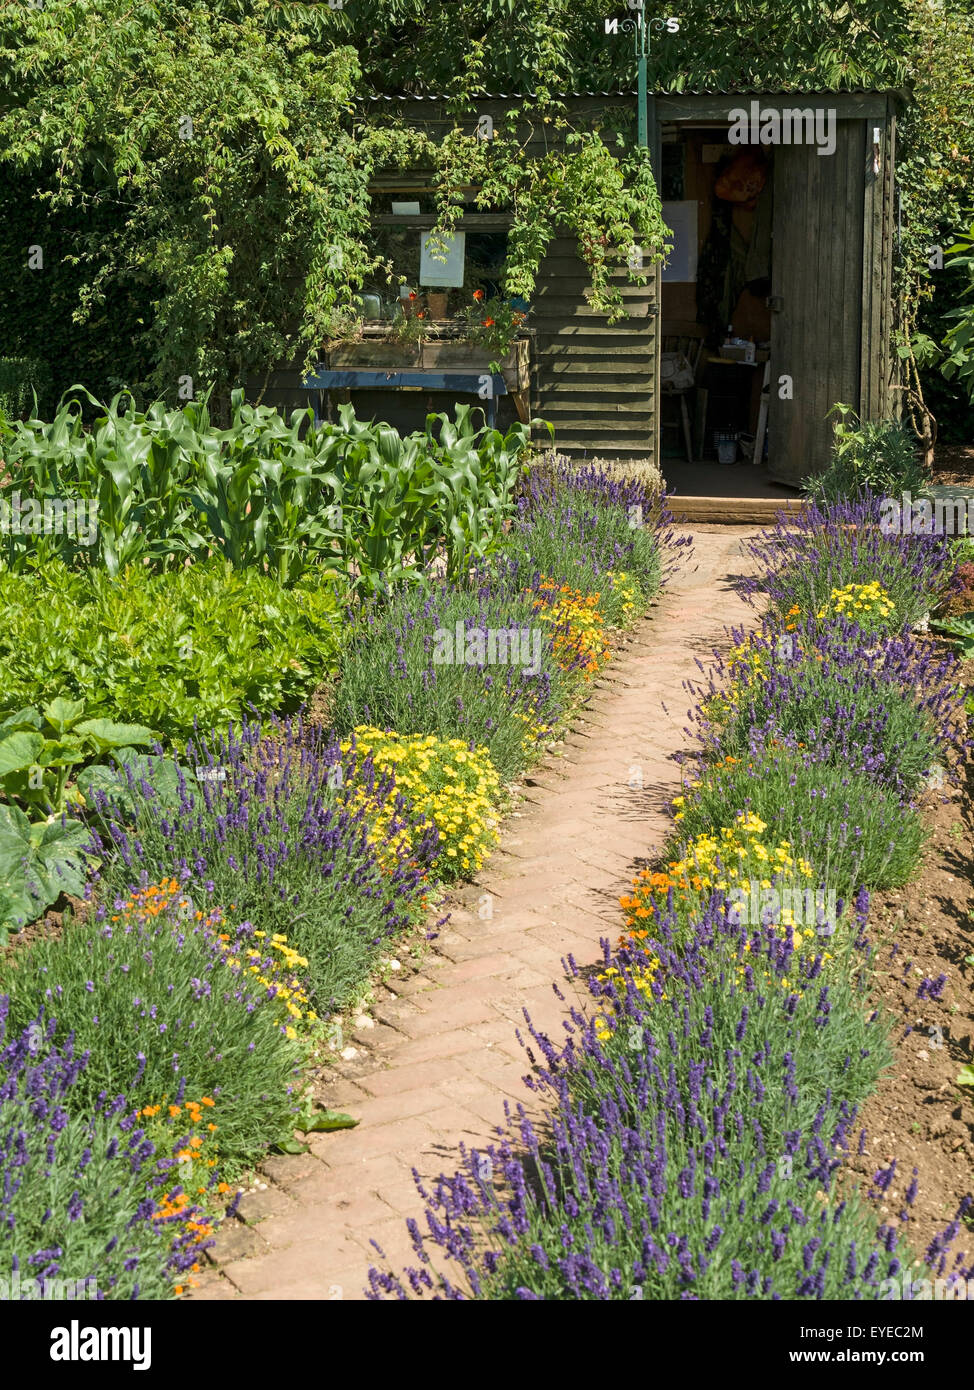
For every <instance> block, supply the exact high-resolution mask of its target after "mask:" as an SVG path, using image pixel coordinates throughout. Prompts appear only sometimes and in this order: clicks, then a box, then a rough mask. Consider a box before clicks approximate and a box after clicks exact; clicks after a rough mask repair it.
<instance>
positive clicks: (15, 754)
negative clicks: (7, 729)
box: [0, 730, 44, 777]
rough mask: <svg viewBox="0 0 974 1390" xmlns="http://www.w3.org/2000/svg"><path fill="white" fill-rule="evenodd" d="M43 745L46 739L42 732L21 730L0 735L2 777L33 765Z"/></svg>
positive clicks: (0, 768) (0, 773)
mask: <svg viewBox="0 0 974 1390" xmlns="http://www.w3.org/2000/svg"><path fill="white" fill-rule="evenodd" d="M43 747H44V739H43V737H42V736H41V735H40V734H35V733H26V732H24V731H23V730H19V731H17V732H16V733H12V734H5V735H0V777H6V776H8V774H9V773H11V772H23V771H24V769H25V768H29V767H33V765H34V764H35V763H36V762H37V759H38V757H39V756H40V752H41V749H42V748H43Z"/></svg>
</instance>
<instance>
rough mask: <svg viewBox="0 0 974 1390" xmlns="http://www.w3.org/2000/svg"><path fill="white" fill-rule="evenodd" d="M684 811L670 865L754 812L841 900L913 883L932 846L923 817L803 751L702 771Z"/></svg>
mask: <svg viewBox="0 0 974 1390" xmlns="http://www.w3.org/2000/svg"><path fill="white" fill-rule="evenodd" d="M698 770H699V772H700V774H701V775H700V777H699V778H698V779H695V780H694V781H691V783H690V785H688V786H687V788H686V795H685V798H684V801H683V804H682V807H681V814H680V822H679V830H678V832H677V833H675V834H674V836H673V840H672V842H671V846H670V854H669V855H668V857H673V856H674V855H678V854H679V851H680V847H681V846H682V845H683V844H684V843H685V842H687V841H689V840H692V839H693V838H694V837H695V836H697V835H702V834H705V833H707V832H711V831H713V830H714V829H715V828H718V827H721V826H730V825H733V824H734V823H735V819H736V817H737V816H738V815H740V814H741V813H742V812H751V813H753V814H754V815H756V816H758V817H759V818H760V820H762V821H764V822H765V823H766V825H767V826H768V831H767V836H768V838H769V840H771V841H773V842H775V843H777V842H779V841H781V840H787V841H788V842H789V844H790V845H791V847H792V852H793V853H794V854H798V855H801V856H802V858H804V859H807V860H808V861H809V863H810V864H811V865H812V868H813V870H814V874H813V878H814V883H815V886H816V887H820V886H824V887H825V888H826V889H827V890H829V891H830V892H834V893H836V894H838V895H839V896H840V897H845V896H848V895H849V894H851V893H853V892H855V890H856V889H857V888H859V887H861V886H863V885H866V886H868V887H870V888H891V887H895V886H898V885H900V884H903V883H906V882H907V880H908V879H909V878H910V876H911V874H913V873H914V872H915V870H916V867H917V865H918V864H919V862H920V855H921V853H922V850H923V845H924V842H925V839H926V835H925V831H924V828H923V821H922V819H921V817H920V814H919V812H918V811H917V810H916V808H915V807H914V806H912V805H911V804H910V803H909V802H906V801H903V800H902V799H901V798H900V797H899V796H898V795H897V794H896V792H894V791H892V790H890V789H889V788H887V787H883V786H881V785H878V784H877V783H876V781H875V780H874V778H873V776H872V774H871V773H870V772H868V771H862V770H854V769H852V768H844V767H841V766H837V765H836V764H835V763H833V762H831V761H822V760H818V759H817V758H816V757H815V756H814V755H812V754H811V753H809V752H807V751H803V750H800V749H796V750H788V749H784V748H782V749H780V750H771V751H768V752H765V753H753V754H750V755H749V754H746V753H745V754H744V755H743V756H742V758H740V759H737V760H727V761H724V762H722V763H721V764H720V765H718V766H712V767H711V766H706V765H705V766H704V767H701V768H700V769H698Z"/></svg>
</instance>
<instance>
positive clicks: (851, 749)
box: [698, 618, 965, 796]
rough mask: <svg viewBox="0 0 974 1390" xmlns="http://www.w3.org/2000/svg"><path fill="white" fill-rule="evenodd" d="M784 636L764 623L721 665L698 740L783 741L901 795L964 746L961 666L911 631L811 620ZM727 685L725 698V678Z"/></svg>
mask: <svg viewBox="0 0 974 1390" xmlns="http://www.w3.org/2000/svg"><path fill="white" fill-rule="evenodd" d="M793 626H794V628H795V630H794V631H793V632H792V633H788V634H785V635H784V636H782V635H780V634H778V633H775V632H774V631H773V630H769V629H766V630H765V631H764V632H763V633H758V634H754V635H752V637H751V638H750V640H749V641H748V642H747V643H746V645H745V644H744V634H743V633H740V632H738V633H735V634H734V637H735V639H736V640H737V641H738V643H739V644H740V645H738V646H737V647H736V648H735V651H736V652H737V653H743V655H742V656H739V657H737V658H736V659H735V660H732V662H731V663H730V665H729V667H728V665H726V664H725V663H723V662H721V661H718V663H717V665H716V666H715V668H714V670H713V674H712V675H711V677H710V681H709V685H708V686H707V688H706V690H705V691H704V694H703V700H702V705H703V710H702V711H700V710H699V707H698V713H699V714H702V718H701V719H700V725H701V727H700V731H699V732H700V737H701V739H702V741H703V743H704V745H705V746H707V747H709V748H711V749H714V750H715V751H719V752H720V753H722V754H724V755H725V756H727V755H733V756H735V757H738V758H740V757H743V756H744V755H745V754H750V755H757V754H759V753H760V751H761V750H762V749H768V748H775V747H786V748H801V749H806V750H808V751H809V752H811V753H812V754H813V755H814V757H815V758H816V761H819V762H826V761H827V762H830V763H834V764H835V765H836V766H839V767H843V768H849V769H854V770H859V771H864V772H868V773H869V774H870V776H871V777H873V778H874V779H875V780H876V782H878V783H879V784H881V785H882V786H884V787H889V788H891V789H892V790H894V791H896V792H898V793H899V794H900V795H902V796H908V795H910V794H912V793H914V792H915V791H916V790H917V788H919V787H920V786H921V784H922V783H923V782H924V781H925V780H926V778H927V777H928V775H929V773H930V771H931V768H933V767H934V766H935V765H940V764H943V765H945V766H946V765H948V764H949V762H950V760H951V759H952V758H954V757H955V755H956V751H957V749H958V748H959V747H960V746H962V745H963V743H964V741H965V738H964V734H963V732H962V730H963V723H964V720H963V697H962V694H961V693H960V690H959V688H958V683H957V673H958V669H959V663H958V661H957V659H956V658H955V657H953V656H950V655H948V656H944V655H942V654H940V653H939V652H937V651H936V650H935V649H934V648H933V647H931V646H930V645H929V644H927V643H924V644H921V643H919V642H918V641H917V639H916V638H914V637H913V636H911V635H910V634H909V633H902V634H900V635H899V636H896V637H888V636H876V635H873V634H870V633H868V632H865V631H863V630H862V629H861V628H859V627H857V626H856V625H855V624H853V623H850V622H849V621H848V620H847V619H845V618H838V619H835V620H833V621H831V622H829V623H828V624H827V625H826V626H825V628H824V629H823V628H821V627H819V625H818V624H817V623H816V620H815V619H814V618H806V619H805V620H804V622H801V623H797V624H794V625H793ZM728 678H729V680H730V685H729V687H728V689H727V690H726V691H725V693H724V694H723V695H722V694H721V685H722V683H724V682H725V681H726V680H727V679H728Z"/></svg>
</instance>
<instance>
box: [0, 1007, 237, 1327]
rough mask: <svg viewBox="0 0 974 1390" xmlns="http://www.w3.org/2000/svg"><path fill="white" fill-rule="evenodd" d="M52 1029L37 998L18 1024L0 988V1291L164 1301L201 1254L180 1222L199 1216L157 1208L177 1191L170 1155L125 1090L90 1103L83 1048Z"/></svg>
mask: <svg viewBox="0 0 974 1390" xmlns="http://www.w3.org/2000/svg"><path fill="white" fill-rule="evenodd" d="M57 1036H63V1029H62V1028H61V1027H60V1022H59V1020H58V1019H57V1017H56V1016H55V1015H54V1014H52V1013H51V1012H50V1011H49V1010H48V1009H47V1008H45V1007H44V1006H42V1007H41V1008H40V1009H39V1011H38V1013H37V1015H36V1016H35V1017H33V1018H31V1019H30V1022H29V1023H28V1024H27V1026H26V1027H25V1028H24V1029H23V1030H22V1031H18V1030H17V1028H16V1026H15V1025H14V1024H13V1023H12V1021H11V1019H10V1017H9V1001H8V1000H7V998H6V997H5V996H2V995H0V1077H2V1080H0V1194H2V1205H3V1211H4V1219H3V1222H2V1223H0V1283H2V1284H4V1285H5V1286H6V1290H5V1297H7V1298H9V1299H12V1300H14V1301H25V1300H32V1299H40V1298H43V1297H45V1295H47V1296H48V1297H50V1296H51V1295H52V1294H53V1295H54V1296H55V1297H56V1296H58V1295H59V1294H60V1296H62V1297H73V1298H77V1299H84V1298H98V1299H132V1298H154V1299H159V1298H165V1297H167V1296H168V1295H169V1294H170V1293H171V1291H172V1284H173V1282H174V1281H176V1282H178V1279H179V1276H180V1274H182V1273H183V1272H184V1271H186V1270H188V1269H189V1268H191V1266H192V1265H193V1263H194V1262H195V1261H196V1260H197V1259H198V1258H199V1255H200V1253H201V1248H202V1246H201V1243H199V1242H197V1241H196V1240H195V1239H194V1235H193V1233H192V1232H191V1231H190V1229H189V1228H188V1226H187V1224H186V1223H187V1222H188V1221H192V1220H194V1218H197V1219H198V1218H199V1217H200V1216H201V1212H200V1210H199V1208H197V1207H194V1206H186V1207H184V1208H183V1210H182V1212H181V1214H180V1216H179V1217H178V1218H176V1217H173V1216H167V1215H160V1214H159V1209H160V1202H161V1199H162V1198H163V1196H164V1194H166V1193H169V1194H170V1195H172V1194H174V1193H175V1192H176V1188H175V1187H174V1171H173V1170H174V1169H175V1168H176V1163H175V1160H174V1159H173V1158H172V1156H171V1155H169V1154H159V1153H157V1152H156V1151H155V1149H154V1147H153V1145H152V1143H151V1142H150V1141H149V1140H148V1139H147V1138H146V1135H145V1131H144V1130H143V1129H141V1128H139V1126H138V1124H137V1122H136V1121H135V1119H134V1116H133V1114H132V1102H131V1100H130V1099H129V1098H128V1097H126V1095H125V1094H119V1095H118V1096H116V1097H115V1098H114V1099H113V1100H111V1101H107V1100H104V1099H103V1100H102V1101H101V1102H99V1103H97V1104H96V1105H95V1106H94V1108H92V1103H91V1102H92V1093H91V1087H90V1086H89V1085H88V1084H87V1079H86V1073H87V1069H88V1065H89V1062H90V1060H91V1059H90V1056H89V1054H87V1053H85V1052H82V1051H81V1050H80V1048H79V1047H78V1046H77V1045H76V1043H75V1040H74V1038H73V1037H71V1036H70V1034H69V1035H68V1036H67V1037H65V1038H64V1041H63V1043H62V1045H61V1046H60V1047H58V1046H57V1045H56V1044H55V1038H56V1037H57ZM213 1181H215V1179H213ZM210 1243H212V1242H210Z"/></svg>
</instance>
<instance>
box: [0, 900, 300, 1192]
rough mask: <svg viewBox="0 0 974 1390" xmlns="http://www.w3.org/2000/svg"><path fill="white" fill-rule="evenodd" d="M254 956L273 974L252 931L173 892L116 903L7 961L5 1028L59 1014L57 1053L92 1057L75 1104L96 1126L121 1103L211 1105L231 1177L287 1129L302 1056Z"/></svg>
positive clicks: (76, 1085) (76, 1082) (76, 1086)
mask: <svg viewBox="0 0 974 1390" xmlns="http://www.w3.org/2000/svg"><path fill="white" fill-rule="evenodd" d="M172 887H173V888H174V889H176V888H178V885H172ZM251 949H256V950H257V951H258V956H257V961H256V963H257V964H258V965H260V964H261V963H264V964H269V962H267V960H266V957H267V956H268V954H269V953H268V952H267V950H266V949H263V948H262V943H261V941H260V940H259V939H258V938H255V937H254V934H253V929H252V928H251V927H250V925H249V923H246V922H240V921H238V922H237V923H236V924H233V923H229V922H227V921H226V920H225V919H224V918H223V916H222V915H221V914H220V913H218V912H214V913H207V914H204V913H203V912H202V911H201V910H200V909H194V908H192V906H191V905H187V900H186V899H185V896H184V895H183V894H181V893H179V892H178V891H174V892H167V891H163V892H162V893H160V894H158V895H157V894H155V893H152V892H149V893H147V894H145V895H143V896H142V897H140V898H139V899H138V900H137V901H136V902H134V903H132V902H126V901H123V900H122V899H121V898H120V899H118V900H117V901H116V902H115V904H114V910H112V909H110V908H107V907H102V908H101V909H99V911H98V913H97V915H96V918H95V920H93V921H91V922H89V923H87V924H75V925H73V926H71V927H69V928H68V929H67V930H66V931H65V932H64V933H63V935H62V936H61V937H60V938H58V939H57V940H50V939H41V940H38V941H36V942H34V943H33V944H31V945H30V946H28V947H27V948H25V949H24V950H23V951H21V952H18V953H17V955H16V956H14V957H13V958H12V959H11V960H9V961H8V962H7V963H6V965H5V967H4V969H3V973H2V980H0V984H2V988H3V989H4V991H5V992H6V994H7V996H8V1005H7V1007H8V1009H9V1027H10V1029H11V1030H13V1031H14V1032H19V1031H22V1030H24V1029H28V1028H30V1026H31V1022H32V1020H34V1018H35V1017H36V1015H37V1013H38V1011H39V1010H40V1009H42V1008H43V1009H45V1010H47V1012H48V1014H49V1015H53V1017H54V1018H55V1019H56V1031H55V1032H54V1035H53V1038H54V1042H55V1044H56V1045H57V1046H59V1047H62V1048H67V1047H68V1045H69V1040H70V1042H71V1044H72V1045H73V1047H74V1049H75V1050H76V1052H79V1053H80V1052H82V1051H83V1052H84V1054H85V1058H86V1065H85V1066H84V1068H83V1070H79V1071H78V1075H77V1076H76V1077H75V1078H74V1079H73V1080H72V1095H73V1103H74V1105H75V1106H76V1107H77V1108H78V1111H79V1113H81V1114H84V1115H87V1116H89V1117H90V1116H94V1115H96V1114H97V1113H98V1111H99V1108H100V1107H101V1106H102V1105H103V1104H104V1103H105V1101H106V1099H113V1098H116V1097H118V1096H124V1097H126V1105H127V1106H128V1107H135V1108H141V1107H142V1106H144V1105H153V1104H159V1103H160V1101H161V1098H162V1097H163V1096H168V1097H170V1098H173V1099H175V1098H176V1097H179V1098H180V1099H181V1098H182V1096H183V1094H188V1095H189V1096H190V1097H196V1096H199V1095H209V1096H211V1097H213V1098H214V1099H216V1100H217V1102H218V1104H219V1108H220V1112H221V1114H220V1127H219V1137H220V1152H221V1154H222V1156H223V1158H224V1161H225V1162H226V1164H227V1165H228V1167H230V1168H236V1167H238V1166H239V1165H241V1164H243V1163H246V1162H249V1161H252V1160H253V1159H255V1158H256V1157H257V1156H258V1155H260V1154H262V1153H263V1152H264V1151H265V1150H266V1148H267V1145H268V1144H269V1143H275V1142H277V1141H278V1140H280V1139H281V1138H285V1137H289V1135H290V1133H291V1132H292V1130H293V1128H294V1118H295V1115H296V1114H297V1112H298V1108H299V1107H298V1091H299V1089H300V1080H301V1078H300V1072H299V1068H300V1064H301V1062H302V1060H303V1057H304V1054H305V1051H306V1048H305V1045H304V1043H303V1042H302V1040H301V1039H300V1038H297V1037H294V1038H291V1037H288V1036H287V1035H286V1030H285V1025H284V1023H283V1022H282V1021H281V1015H280V1009H279V1007H278V1006H276V1005H275V1003H274V999H275V995H276V994H277V986H275V985H273V984H271V985H270V986H268V985H265V984H262V983H261V981H260V979H259V978H258V976H259V974H261V973H263V972H262V971H258V972H251V971H249V970H248V969H247V966H248V965H249V964H251V963H252V962H251V961H250V960H249V959H248V957H247V952H248V951H249V950H251ZM176 1103H177V1104H178V1101H176Z"/></svg>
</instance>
